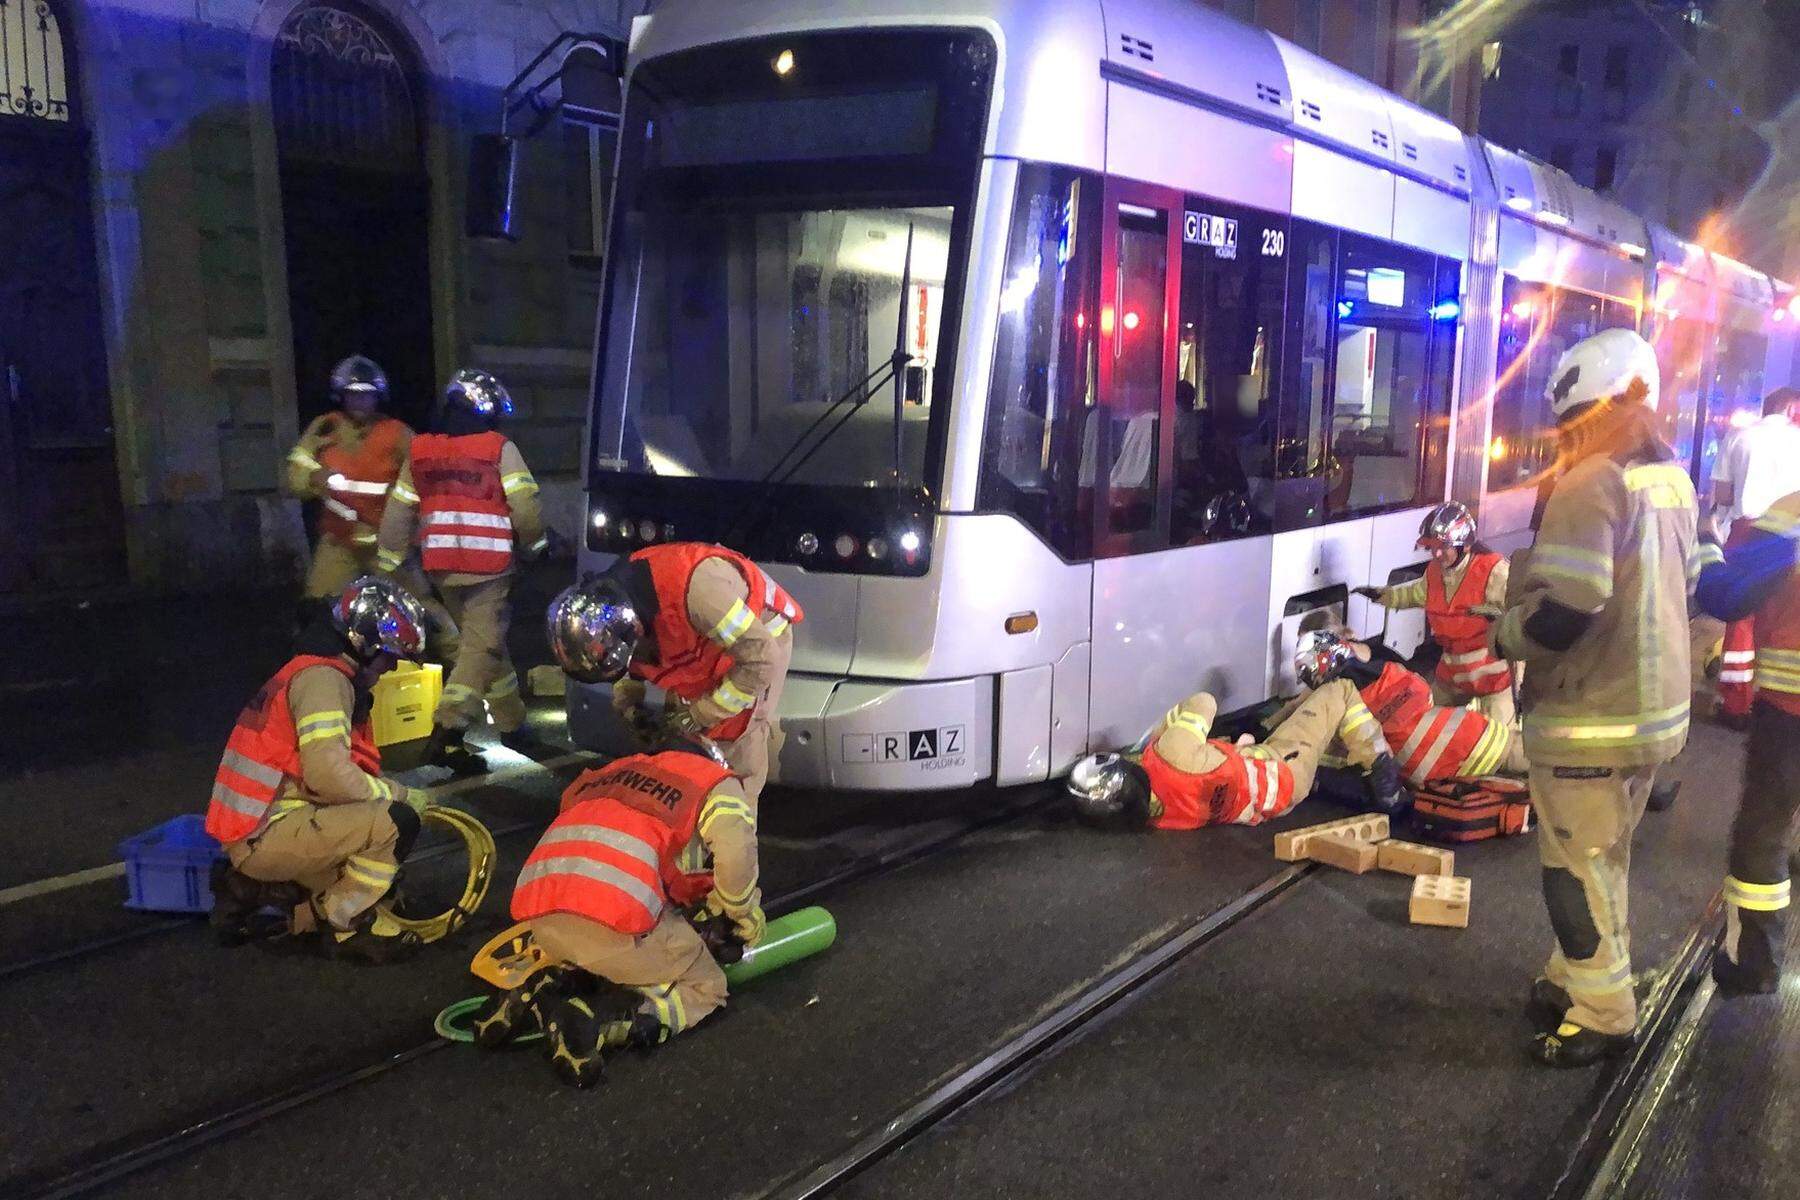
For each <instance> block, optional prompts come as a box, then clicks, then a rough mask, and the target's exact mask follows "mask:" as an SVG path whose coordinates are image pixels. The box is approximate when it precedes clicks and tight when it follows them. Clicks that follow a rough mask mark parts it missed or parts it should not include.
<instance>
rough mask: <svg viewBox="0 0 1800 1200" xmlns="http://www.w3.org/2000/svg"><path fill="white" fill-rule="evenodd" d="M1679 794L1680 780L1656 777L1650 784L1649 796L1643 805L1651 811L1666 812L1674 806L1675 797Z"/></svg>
mask: <svg viewBox="0 0 1800 1200" xmlns="http://www.w3.org/2000/svg"><path fill="white" fill-rule="evenodd" d="M1679 795H1681V780H1679V779H1658V780H1657V781H1656V782H1655V783H1653V784H1651V785H1650V798H1649V800H1647V801H1645V802H1644V807H1645V808H1648V809H1649V810H1650V811H1651V812H1667V811H1668V810H1669V809H1671V808H1673V807H1675V798H1676V797H1677V796H1679Z"/></svg>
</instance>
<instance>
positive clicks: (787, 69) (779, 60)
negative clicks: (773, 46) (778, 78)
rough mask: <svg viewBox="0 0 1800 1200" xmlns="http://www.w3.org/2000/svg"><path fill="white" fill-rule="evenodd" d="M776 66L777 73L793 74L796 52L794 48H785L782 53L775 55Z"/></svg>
mask: <svg viewBox="0 0 1800 1200" xmlns="http://www.w3.org/2000/svg"><path fill="white" fill-rule="evenodd" d="M774 66H775V73H776V74H777V75H791V74H793V71H794V52H793V51H792V50H783V51H782V52H781V53H780V54H777V55H776V56H775V63H774Z"/></svg>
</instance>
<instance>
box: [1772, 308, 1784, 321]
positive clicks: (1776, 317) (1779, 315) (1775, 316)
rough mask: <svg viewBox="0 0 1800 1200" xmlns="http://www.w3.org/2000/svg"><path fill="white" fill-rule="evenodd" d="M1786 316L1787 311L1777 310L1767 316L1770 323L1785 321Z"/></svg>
mask: <svg viewBox="0 0 1800 1200" xmlns="http://www.w3.org/2000/svg"><path fill="white" fill-rule="evenodd" d="M1787 315H1788V310H1787V309H1785V308H1778V309H1776V310H1775V311H1774V312H1772V313H1770V314H1769V319H1770V320H1771V321H1785V320H1787Z"/></svg>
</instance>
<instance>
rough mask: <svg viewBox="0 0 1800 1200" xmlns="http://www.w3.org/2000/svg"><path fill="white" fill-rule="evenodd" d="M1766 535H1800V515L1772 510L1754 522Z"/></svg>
mask: <svg viewBox="0 0 1800 1200" xmlns="http://www.w3.org/2000/svg"><path fill="white" fill-rule="evenodd" d="M1753 524H1754V525H1755V527H1756V528H1757V529H1760V530H1762V531H1763V532H1764V533H1779V534H1783V535H1786V534H1791V533H1800V513H1789V512H1781V511H1779V510H1777V509H1773V508H1771V509H1770V510H1769V511H1768V512H1766V513H1764V514H1763V515H1762V516H1760V517H1758V518H1756V520H1755V521H1754V522H1753Z"/></svg>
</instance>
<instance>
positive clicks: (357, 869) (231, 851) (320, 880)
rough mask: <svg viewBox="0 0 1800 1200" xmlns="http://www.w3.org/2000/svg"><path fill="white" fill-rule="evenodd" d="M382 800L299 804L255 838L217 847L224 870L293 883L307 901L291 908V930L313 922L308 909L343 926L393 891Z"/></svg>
mask: <svg viewBox="0 0 1800 1200" xmlns="http://www.w3.org/2000/svg"><path fill="white" fill-rule="evenodd" d="M388 809H389V802H388V801H386V800H362V801H358V802H357V803H354V804H302V805H300V806H299V807H298V808H295V809H292V810H290V811H288V812H285V813H283V814H281V815H280V816H278V817H276V818H275V819H274V820H273V821H272V822H270V824H269V825H268V826H267V827H266V828H265V829H264V830H263V831H262V832H261V833H259V834H257V835H256V836H254V837H251V838H246V839H245V840H244V841H241V842H233V843H232V844H231V845H229V846H227V847H226V848H225V853H226V855H227V856H228V857H229V858H230V859H231V865H232V866H233V867H234V868H236V869H237V871H238V872H239V873H241V874H243V875H247V876H249V877H250V878H251V879H258V880H261V881H263V882H264V883H297V884H299V885H300V886H301V887H303V888H305V889H306V890H307V891H308V892H310V893H312V902H311V903H310V904H303V905H301V906H300V907H299V908H297V909H295V911H294V932H295V933H304V932H306V931H307V930H309V929H312V928H313V927H314V925H315V924H316V922H315V920H314V913H315V910H316V911H317V913H318V914H319V915H322V916H323V917H324V918H325V919H326V920H327V921H328V922H330V923H331V925H332V926H333V927H335V928H337V929H349V928H350V927H351V926H352V925H354V924H355V923H356V919H357V918H358V917H360V916H362V915H363V914H364V913H365V912H367V911H368V910H369V909H371V908H373V907H374V906H375V905H376V903H377V902H379V901H380V900H381V898H382V897H383V896H385V895H387V893H388V889H390V888H392V887H393V886H394V877H395V876H396V875H397V874H399V871H400V860H399V857H398V847H399V840H400V830H399V827H398V826H396V825H395V824H394V818H393V816H392V815H391V814H390V813H389V812H388Z"/></svg>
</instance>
